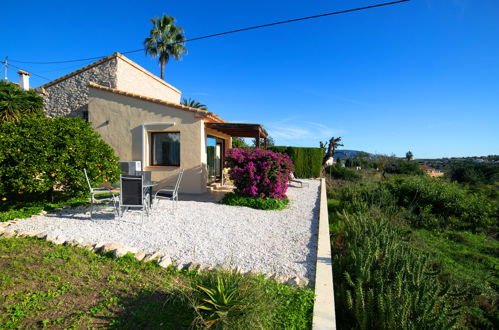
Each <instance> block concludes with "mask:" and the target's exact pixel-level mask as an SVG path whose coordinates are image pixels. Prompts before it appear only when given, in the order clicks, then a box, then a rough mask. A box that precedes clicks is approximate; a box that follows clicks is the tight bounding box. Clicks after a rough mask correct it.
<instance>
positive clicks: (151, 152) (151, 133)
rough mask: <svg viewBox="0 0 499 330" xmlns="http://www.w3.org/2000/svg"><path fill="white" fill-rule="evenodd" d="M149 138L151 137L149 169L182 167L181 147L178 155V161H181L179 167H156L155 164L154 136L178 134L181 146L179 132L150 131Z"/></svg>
mask: <svg viewBox="0 0 499 330" xmlns="http://www.w3.org/2000/svg"><path fill="white" fill-rule="evenodd" d="M148 133H149V136H150V139H149V141H150V143H149V162H148V163H149V165H148V167H180V165H181V164H182V159H181V154H182V150H181V148H182V147H181V145H180V147H179V151H178V152H179V154H178V159H179V164H178V165H154V164H153V162H154V135H155V134H178V137H179V144H181V141H180V137H181V135H180V132H179V131H152V132H151V131H149V132H148Z"/></svg>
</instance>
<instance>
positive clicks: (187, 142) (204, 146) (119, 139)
mask: <svg viewBox="0 0 499 330" xmlns="http://www.w3.org/2000/svg"><path fill="white" fill-rule="evenodd" d="M40 92H41V93H42V94H43V96H44V98H45V101H46V109H45V111H46V113H47V115H48V116H61V115H62V116H81V117H83V118H85V119H86V120H88V121H89V122H90V123H91V124H92V126H93V127H94V129H95V130H96V131H97V132H98V133H99V134H100V135H101V137H102V138H103V139H104V141H106V142H107V143H108V144H109V145H110V146H111V147H113V148H114V150H115V152H116V155H117V156H118V157H119V158H120V160H122V161H140V162H141V167H142V170H144V171H151V177H152V180H155V181H162V183H163V184H165V185H168V184H171V183H172V181H173V180H174V179H175V178H176V176H177V173H178V170H179V168H183V169H184V170H185V172H184V176H183V179H182V185H181V192H184V193H203V192H205V191H206V189H207V185H208V184H210V183H212V182H215V181H217V180H222V178H223V175H222V174H223V173H222V172H223V161H224V153H225V150H226V149H228V148H230V147H231V143H232V137H252V138H258V141H259V140H260V138H263V139H266V138H267V137H268V134H267V132H266V131H265V129H264V128H263V127H262V125H260V124H246V123H228V122H226V121H225V120H223V119H222V118H221V117H219V116H218V115H216V114H215V113H213V112H209V111H206V110H200V109H196V108H190V107H187V106H183V105H181V104H180V98H181V92H180V91H179V90H178V89H176V88H175V87H173V86H172V85H170V84H168V83H166V82H165V81H163V80H161V79H160V78H158V77H157V76H155V75H154V74H152V73H150V72H149V71H147V70H145V69H144V68H142V67H140V66H139V65H138V64H136V63H135V62H133V61H131V60H130V59H128V58H126V57H125V56H123V55H121V54H119V53H115V54H113V55H111V56H108V57H106V58H103V59H101V60H99V61H97V62H94V63H92V64H90V65H87V66H86V67H83V68H81V69H79V70H76V71H74V72H72V73H70V74H68V75H65V76H63V77H61V78H59V79H56V80H54V81H51V82H49V83H47V84H45V85H43V86H41V87H40Z"/></svg>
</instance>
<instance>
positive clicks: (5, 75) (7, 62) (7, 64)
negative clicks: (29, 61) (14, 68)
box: [3, 56, 9, 81]
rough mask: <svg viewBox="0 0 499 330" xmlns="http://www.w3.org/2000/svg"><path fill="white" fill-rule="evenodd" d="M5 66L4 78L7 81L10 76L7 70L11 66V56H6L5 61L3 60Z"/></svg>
mask: <svg viewBox="0 0 499 330" xmlns="http://www.w3.org/2000/svg"><path fill="white" fill-rule="evenodd" d="M3 67H4V77H3V80H5V81H7V79H8V78H9V77H7V72H8V68H9V57H8V56H5V61H3Z"/></svg>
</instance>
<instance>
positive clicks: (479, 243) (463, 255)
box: [411, 229, 499, 329]
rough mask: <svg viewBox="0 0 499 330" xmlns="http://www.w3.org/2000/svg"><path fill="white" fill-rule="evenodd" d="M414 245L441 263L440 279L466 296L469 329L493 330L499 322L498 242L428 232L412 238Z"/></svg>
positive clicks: (482, 237) (463, 233)
mask: <svg viewBox="0 0 499 330" xmlns="http://www.w3.org/2000/svg"><path fill="white" fill-rule="evenodd" d="M411 238H412V241H413V244H414V245H415V246H416V247H418V248H420V249H421V250H423V251H425V252H429V253H431V255H432V256H433V258H434V259H435V260H438V265H439V268H440V269H441V275H440V277H441V278H442V279H446V280H447V281H448V282H449V283H451V284H452V285H454V286H456V287H459V290H460V291H462V292H463V293H464V296H463V297H462V302H463V305H464V306H465V309H466V315H468V317H467V318H468V322H469V324H470V328H474V329H485V328H489V329H492V328H494V322H497V321H499V320H498V315H497V308H498V307H499V306H498V301H499V293H498V292H499V277H498V276H497V269H499V258H498V257H497V255H498V252H499V242H498V241H497V240H496V239H494V238H492V237H488V236H487V235H485V234H483V233H471V232H468V231H453V230H449V231H444V232H440V231H429V230H426V229H419V230H415V231H414V232H413V235H411Z"/></svg>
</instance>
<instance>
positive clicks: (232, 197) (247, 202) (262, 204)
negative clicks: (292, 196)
mask: <svg viewBox="0 0 499 330" xmlns="http://www.w3.org/2000/svg"><path fill="white" fill-rule="evenodd" d="M222 203H224V204H227V205H232V206H246V207H251V208H253V209H259V210H282V209H284V208H286V206H287V205H288V204H289V199H287V198H282V199H276V198H260V197H246V196H241V195H239V194H235V193H227V194H225V196H224V198H223V199H222Z"/></svg>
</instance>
